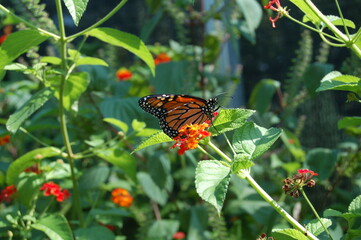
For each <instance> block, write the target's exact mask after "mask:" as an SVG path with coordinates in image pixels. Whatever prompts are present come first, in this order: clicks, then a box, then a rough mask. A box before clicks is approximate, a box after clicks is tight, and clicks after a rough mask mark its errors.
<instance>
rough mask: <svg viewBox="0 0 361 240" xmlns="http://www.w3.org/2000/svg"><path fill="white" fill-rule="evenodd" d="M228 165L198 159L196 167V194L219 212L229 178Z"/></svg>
mask: <svg viewBox="0 0 361 240" xmlns="http://www.w3.org/2000/svg"><path fill="white" fill-rule="evenodd" d="M230 173H231V171H230V168H229V167H226V166H224V165H223V164H221V163H220V162H219V161H217V160H205V161H200V162H199V163H198V165H197V169H196V179H195V184H196V190H197V193H198V195H199V196H200V197H201V198H202V199H203V200H204V201H207V202H209V203H210V204H212V205H213V206H214V207H215V208H216V209H217V211H218V213H220V211H221V209H222V206H223V202H224V199H225V198H226V193H227V189H228V185H229V181H230V179H231V174H230Z"/></svg>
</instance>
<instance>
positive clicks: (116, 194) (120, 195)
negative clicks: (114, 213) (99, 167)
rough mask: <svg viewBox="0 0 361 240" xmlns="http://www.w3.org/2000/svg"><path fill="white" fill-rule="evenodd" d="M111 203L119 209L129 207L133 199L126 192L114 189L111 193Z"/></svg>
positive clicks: (121, 189)
mask: <svg viewBox="0 0 361 240" xmlns="http://www.w3.org/2000/svg"><path fill="white" fill-rule="evenodd" d="M112 202H113V203H115V204H117V205H119V206H120V207H130V205H132V203H133V197H132V195H130V193H129V192H128V190H126V189H123V188H116V189H114V190H113V191H112Z"/></svg>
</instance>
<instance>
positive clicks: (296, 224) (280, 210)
mask: <svg viewBox="0 0 361 240" xmlns="http://www.w3.org/2000/svg"><path fill="white" fill-rule="evenodd" d="M245 179H246V180H247V181H248V183H249V184H250V185H251V186H252V187H253V188H254V189H255V190H256V191H257V192H258V194H259V195H261V197H262V198H263V199H264V200H266V202H268V203H269V204H270V205H271V206H272V207H273V208H274V209H275V210H276V211H277V212H278V213H279V214H280V215H281V216H282V217H283V218H284V219H286V220H287V221H288V222H289V223H290V224H291V225H292V226H293V227H294V228H296V229H298V230H299V231H301V232H303V233H307V237H308V238H309V239H313V240H318V238H317V237H315V236H314V235H313V234H312V233H310V232H308V231H307V229H306V228H304V227H303V226H302V225H301V224H300V223H299V222H297V221H296V220H295V219H294V218H293V217H292V216H291V215H289V214H288V213H287V212H286V211H285V210H284V209H283V208H282V207H281V206H280V205H279V204H278V203H277V202H276V201H275V200H273V199H272V198H271V196H269V195H268V194H267V193H266V192H265V191H264V190H263V189H262V188H261V186H259V185H258V184H257V182H256V181H255V180H254V179H253V178H252V177H251V175H249V174H247V175H246V177H245Z"/></svg>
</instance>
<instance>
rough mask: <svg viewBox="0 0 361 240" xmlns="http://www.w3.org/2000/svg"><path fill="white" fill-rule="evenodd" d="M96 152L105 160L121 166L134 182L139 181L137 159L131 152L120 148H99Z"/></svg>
mask: <svg viewBox="0 0 361 240" xmlns="http://www.w3.org/2000/svg"><path fill="white" fill-rule="evenodd" d="M95 154H96V155H97V156H98V157H100V158H102V159H104V160H105V161H107V162H109V163H111V164H113V165H114V166H117V167H118V168H120V169H121V170H122V171H123V172H124V173H125V174H126V175H127V176H128V177H130V178H131V179H132V180H133V181H134V182H136V181H137V178H136V171H137V161H136V159H134V157H133V156H131V155H129V153H127V152H124V151H122V150H120V149H119V148H108V149H105V150H98V151H96V152H95Z"/></svg>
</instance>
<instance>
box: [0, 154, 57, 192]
mask: <svg viewBox="0 0 361 240" xmlns="http://www.w3.org/2000/svg"><path fill="white" fill-rule="evenodd" d="M60 155H61V151H60V150H59V149H57V148H54V147H45V148H38V149H35V150H33V151H30V152H28V153H26V154H24V155H22V156H21V157H19V158H18V159H16V160H15V161H13V162H12V163H11V164H10V166H9V168H8V170H7V172H6V182H7V183H8V185H11V184H14V182H15V180H16V178H17V177H18V176H19V174H20V173H21V172H23V171H24V170H25V169H26V168H28V167H31V166H32V165H34V163H37V162H40V161H41V160H42V159H44V158H47V157H54V156H60Z"/></svg>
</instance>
